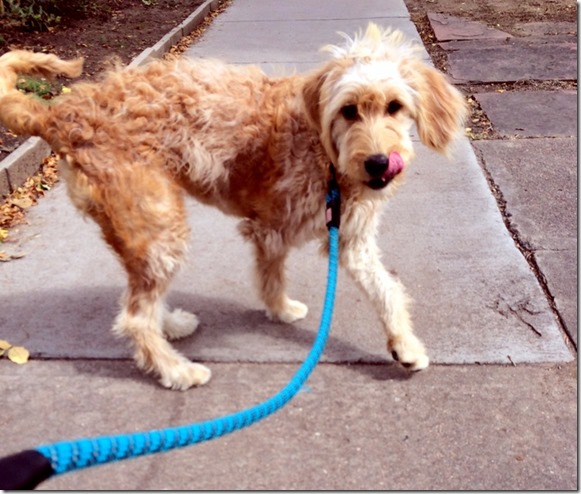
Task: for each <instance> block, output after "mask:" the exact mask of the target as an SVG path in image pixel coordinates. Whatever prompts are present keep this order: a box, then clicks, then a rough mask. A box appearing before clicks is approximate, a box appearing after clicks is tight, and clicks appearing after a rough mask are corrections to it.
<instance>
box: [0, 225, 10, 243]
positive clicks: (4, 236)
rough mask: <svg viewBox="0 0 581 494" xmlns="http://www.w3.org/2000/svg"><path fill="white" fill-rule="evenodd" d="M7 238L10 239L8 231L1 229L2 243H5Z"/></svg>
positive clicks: (0, 238) (0, 237) (0, 239)
mask: <svg viewBox="0 0 581 494" xmlns="http://www.w3.org/2000/svg"><path fill="white" fill-rule="evenodd" d="M7 237H8V230H6V229H4V228H0V242H4V240H6V238H7Z"/></svg>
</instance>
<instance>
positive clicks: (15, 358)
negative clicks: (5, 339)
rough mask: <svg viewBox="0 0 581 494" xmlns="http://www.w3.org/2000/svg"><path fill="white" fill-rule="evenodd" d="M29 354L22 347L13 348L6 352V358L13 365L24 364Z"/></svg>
mask: <svg viewBox="0 0 581 494" xmlns="http://www.w3.org/2000/svg"><path fill="white" fill-rule="evenodd" d="M28 357H30V352H29V351H28V350H27V349H26V348H24V347H23V346H13V347H12V348H10V349H9V350H8V358H9V359H10V360H11V361H12V362H14V363H15V364H19V365H22V364H25V363H26V362H28Z"/></svg>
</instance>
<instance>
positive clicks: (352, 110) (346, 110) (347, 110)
mask: <svg viewBox="0 0 581 494" xmlns="http://www.w3.org/2000/svg"><path fill="white" fill-rule="evenodd" d="M341 115H343V117H344V118H345V120H349V121H350V122H352V121H353V120H357V118H358V117H359V113H358V112H357V105H345V106H344V107H343V108H341Z"/></svg>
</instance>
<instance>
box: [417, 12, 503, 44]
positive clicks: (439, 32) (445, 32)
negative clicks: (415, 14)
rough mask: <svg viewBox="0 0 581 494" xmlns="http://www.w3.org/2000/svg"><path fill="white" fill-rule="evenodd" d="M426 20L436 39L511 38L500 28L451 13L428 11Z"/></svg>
mask: <svg viewBox="0 0 581 494" xmlns="http://www.w3.org/2000/svg"><path fill="white" fill-rule="evenodd" d="M428 21H429V22H430V26H432V29H433V31H434V35H435V36H436V39H437V40H438V41H451V40H466V39H478V40H481V39H507V38H512V35H510V34H509V33H506V32H504V31H501V30H500V29H494V28H491V27H488V26H487V25H486V24H484V23H482V22H477V21H469V20H467V19H464V18H462V17H456V16H453V15H447V14H441V13H436V12H429V13H428Z"/></svg>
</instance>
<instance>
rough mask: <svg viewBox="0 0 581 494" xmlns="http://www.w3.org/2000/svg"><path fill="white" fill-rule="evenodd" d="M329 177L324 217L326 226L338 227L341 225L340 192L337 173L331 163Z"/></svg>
mask: <svg viewBox="0 0 581 494" xmlns="http://www.w3.org/2000/svg"><path fill="white" fill-rule="evenodd" d="M330 169H331V178H330V179H329V181H328V183H327V207H326V210H325V219H326V221H327V228H329V229H330V228H332V227H335V228H337V229H338V228H339V226H340V225H341V193H340V191H339V183H338V182H337V173H336V171H335V166H334V165H333V163H331V166H330Z"/></svg>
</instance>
